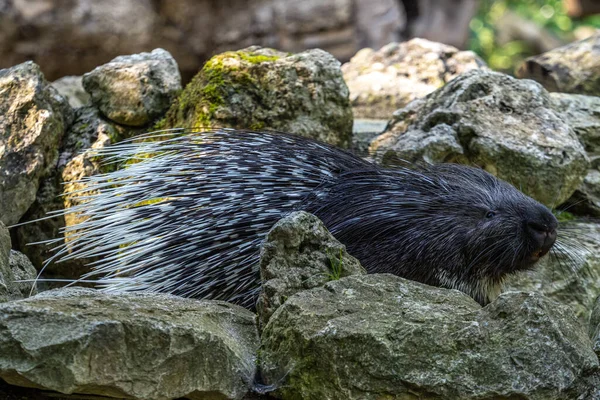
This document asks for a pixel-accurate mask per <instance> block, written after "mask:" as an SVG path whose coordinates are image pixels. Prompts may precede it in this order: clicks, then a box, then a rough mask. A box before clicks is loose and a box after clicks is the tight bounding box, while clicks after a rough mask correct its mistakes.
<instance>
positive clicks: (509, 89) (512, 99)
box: [370, 71, 589, 205]
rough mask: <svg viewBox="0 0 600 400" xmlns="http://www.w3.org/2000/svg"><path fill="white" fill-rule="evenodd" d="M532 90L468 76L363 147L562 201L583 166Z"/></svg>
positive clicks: (386, 157) (493, 76)
mask: <svg viewBox="0 0 600 400" xmlns="http://www.w3.org/2000/svg"><path fill="white" fill-rule="evenodd" d="M554 107H555V104H554V102H552V101H551V99H550V97H549V95H548V92H546V90H544V88H542V87H541V86H540V85H539V84H538V83H536V82H533V81H530V80H517V79H514V78H512V77H510V76H508V75H504V74H500V73H495V72H487V71H471V72H467V73H465V74H463V75H461V76H459V77H458V78H456V79H454V80H452V81H451V82H450V83H448V84H447V85H446V86H444V87H443V88H441V89H438V90H437V91H435V92H434V93H432V94H431V95H429V96H428V97H426V98H424V99H420V100H416V101H414V102H412V103H411V104H409V105H408V106H406V107H405V108H403V109H400V110H398V111H397V112H396V113H395V114H394V120H393V121H392V122H391V123H390V126H388V130H387V131H386V132H385V133H384V134H382V135H380V136H379V137H378V138H376V139H375V140H374V141H373V142H372V143H371V147H370V152H371V153H372V154H373V155H374V158H375V159H376V160H377V161H378V162H380V163H383V164H393V163H395V162H397V160H398V159H404V160H408V161H417V162H418V161H426V162H434V163H435V162H460V163H466V164H475V165H479V166H481V167H483V168H484V169H486V170H487V171H489V172H491V173H492V174H494V175H496V176H498V177H500V178H502V179H504V180H506V181H508V182H510V183H512V184H513V185H515V186H517V187H519V188H521V190H523V191H524V192H525V193H527V194H528V195H530V196H532V197H533V198H535V199H537V200H539V201H541V202H543V203H544V204H547V205H557V204H560V203H562V202H564V201H565V200H567V199H568V198H569V197H570V196H571V194H572V193H573V192H574V191H575V189H576V188H577V187H578V186H579V185H580V183H581V182H582V181H583V178H584V176H585V173H586V171H587V168H588V165H589V160H588V158H587V156H586V154H585V151H584V149H583V146H582V145H581V144H580V142H579V140H578V139H577V136H576V135H575V133H574V131H573V129H572V128H571V127H570V126H569V125H568V123H567V122H566V121H565V118H564V117H563V116H562V115H561V114H560V113H559V112H558V111H556V110H555V108H554Z"/></svg>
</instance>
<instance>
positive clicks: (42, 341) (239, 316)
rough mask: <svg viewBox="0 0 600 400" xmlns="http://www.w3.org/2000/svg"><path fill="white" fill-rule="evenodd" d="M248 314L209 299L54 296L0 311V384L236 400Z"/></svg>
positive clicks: (248, 365)
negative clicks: (2, 380) (1, 382)
mask: <svg viewBox="0 0 600 400" xmlns="http://www.w3.org/2000/svg"><path fill="white" fill-rule="evenodd" d="M254 319H255V318H254V314H252V313H251V312H249V311H248V310H245V309H243V308H241V307H238V306H235V305H232V304H227V303H224V302H217V301H212V302H211V301H197V300H191V299H183V298H179V297H175V296H169V295H159V294H142V293H137V294H125V293H120V294H108V293H100V292H96V291H94V290H91V289H76V288H73V289H58V290H53V291H49V292H44V293H41V294H39V295H38V296H35V297H32V298H29V299H26V300H20V301H16V302H11V303H5V304H3V305H0V348H1V350H0V377H2V379H4V380H5V381H6V382H8V383H10V384H12V385H16V386H24V387H33V388H44V389H50V390H55V391H59V392H61V393H84V394H94V395H100V396H109V397H111V396H112V397H118V398H123V397H126V398H137V399H147V400H152V399H173V398H179V397H187V398H190V399H200V398H215V399H217V398H219V399H241V398H242V397H243V396H244V394H245V393H246V392H247V391H248V389H249V387H250V385H252V382H253V379H254V374H255V369H256V349H257V347H258V334H257V330H256V325H255V321H254Z"/></svg>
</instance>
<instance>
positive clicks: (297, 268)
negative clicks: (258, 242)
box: [258, 211, 366, 326]
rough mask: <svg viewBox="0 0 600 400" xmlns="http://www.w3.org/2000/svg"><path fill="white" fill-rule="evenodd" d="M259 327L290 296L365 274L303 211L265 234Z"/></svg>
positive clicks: (319, 225)
mask: <svg viewBox="0 0 600 400" xmlns="http://www.w3.org/2000/svg"><path fill="white" fill-rule="evenodd" d="M260 273H261V280H262V290H261V294H260V297H259V300H258V314H259V318H260V321H261V324H262V326H264V325H266V323H267V322H268V320H269V318H270V317H271V315H272V314H273V313H274V312H275V311H276V310H277V308H279V307H280V306H281V305H282V304H283V303H284V302H285V300H286V299H287V298H288V297H290V296H292V295H293V294H295V293H297V292H300V291H303V290H307V289H311V288H314V287H317V286H323V285H324V284H325V283H327V282H329V281H331V280H336V279H340V278H342V277H344V276H350V275H363V274H365V273H366V271H365V270H364V268H363V267H362V266H361V265H360V263H359V261H358V260H357V259H356V258H354V257H352V256H351V255H350V254H348V252H347V251H346V247H345V246H344V245H343V244H341V243H340V242H339V241H338V240H337V239H335V238H334V237H333V235H332V234H331V233H330V232H329V231H328V230H327V228H326V227H325V225H324V224H323V222H321V220H319V219H318V218H317V217H315V216H314V215H312V214H309V213H307V212H304V211H298V212H294V213H291V214H290V215H288V216H286V217H284V218H282V219H281V220H279V222H277V223H276V224H275V226H273V228H272V229H271V230H270V231H269V233H268V234H267V237H266V238H265V240H264V242H263V244H262V246H261V257H260Z"/></svg>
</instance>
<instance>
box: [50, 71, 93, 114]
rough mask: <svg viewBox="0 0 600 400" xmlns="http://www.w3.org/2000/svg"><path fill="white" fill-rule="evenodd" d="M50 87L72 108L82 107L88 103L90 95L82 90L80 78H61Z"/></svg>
mask: <svg viewBox="0 0 600 400" xmlns="http://www.w3.org/2000/svg"><path fill="white" fill-rule="evenodd" d="M52 86H54V88H55V89H56V90H57V91H58V93H59V94H61V95H62V96H63V97H65V98H66V99H67V100H68V101H69V104H70V105H71V107H73V108H78V107H83V106H85V105H87V104H88V103H89V102H90V95H89V94H88V93H87V92H86V91H85V89H84V88H83V83H82V77H81V76H65V77H62V78H60V79H58V80H55V81H54V82H52Z"/></svg>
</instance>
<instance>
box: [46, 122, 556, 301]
mask: <svg viewBox="0 0 600 400" xmlns="http://www.w3.org/2000/svg"><path fill="white" fill-rule="evenodd" d="M153 136H155V137H154V138H153ZM139 139H140V140H138V141H134V140H130V141H127V142H122V143H120V144H117V145H113V146H109V147H107V148H104V149H100V150H98V154H99V155H100V156H103V157H105V159H106V160H107V161H108V162H116V163H122V162H129V161H130V160H131V159H136V158H138V160H137V162H136V163H133V164H132V165H129V166H128V167H127V168H124V169H120V170H117V171H115V172H110V173H106V174H101V175H95V176H91V177H88V178H86V179H85V182H86V184H87V189H86V191H87V190H89V191H91V192H92V194H91V195H88V196H84V197H85V201H84V202H82V203H81V204H78V205H76V206H73V207H72V208H70V209H68V210H65V211H63V212H64V213H79V214H80V215H81V216H82V217H83V219H84V220H83V222H81V223H79V224H77V225H75V226H71V227H68V228H66V234H67V235H70V237H69V239H70V240H69V242H68V244H63V245H61V246H59V248H58V249H59V250H58V251H57V252H56V253H55V255H54V256H53V258H52V260H67V259H72V258H79V257H86V258H88V257H98V258H99V259H98V261H96V262H95V263H93V270H92V271H91V272H90V273H88V274H87V275H85V276H84V277H82V279H84V280H89V279H91V278H96V277H101V278H99V279H96V282H97V284H98V285H99V286H100V287H101V288H104V289H105V290H146V291H157V292H166V293H172V294H176V295H181V296H185V297H195V298H209V299H220V300H227V301H230V302H233V303H237V304H240V305H242V306H245V307H248V308H253V307H254V303H255V299H256V297H257V295H258V292H259V290H260V274H259V271H258V265H259V263H258V260H259V250H260V245H261V241H262V240H263V239H264V237H265V236H266V233H267V232H268V231H269V230H270V228H271V227H272V226H273V225H274V224H275V223H276V222H277V221H278V220H279V219H280V218H282V217H283V216H285V215H286V214H288V213H290V212H292V211H295V210H304V211H307V212H310V213H313V214H315V215H316V216H317V217H319V218H320V219H321V220H322V221H323V222H324V224H325V225H326V227H327V228H328V229H329V230H330V231H331V233H332V234H333V235H334V236H335V237H336V238H337V239H338V240H340V241H341V242H342V243H343V244H345V245H346V247H347V250H348V252H349V253H350V254H352V255H353V256H355V257H356V258H357V259H358V260H359V261H360V262H361V263H362V265H363V266H364V267H365V268H366V270H367V271H368V272H369V273H381V272H387V273H392V274H396V275H399V276H402V277H405V278H408V279H411V280H415V281H419V282H423V283H426V284H430V285H434V286H440V287H446V288H454V289H459V290H461V291H463V292H465V293H467V294H469V295H470V296H472V297H473V298H474V299H475V300H476V301H478V302H479V303H481V304H486V303H488V302H489V301H490V300H491V299H493V298H494V297H495V295H497V294H498V292H499V289H500V287H501V284H502V281H503V279H504V278H505V277H506V276H507V275H509V274H511V273H513V272H516V271H520V270H527V269H530V268H532V267H533V265H534V264H535V263H536V262H537V261H538V260H539V259H540V257H542V256H544V255H545V254H546V253H548V251H549V250H550V248H551V247H552V246H553V244H554V242H555V239H556V234H557V220H556V218H555V217H554V215H553V214H552V213H551V211H550V210H549V209H548V208H546V207H545V206H543V205H542V204H540V203H538V202H537V201H535V200H533V199H532V198H530V197H528V196H526V195H524V194H523V193H521V192H520V191H518V190H517V189H516V188H514V187H513V186H511V185H510V184H508V183H506V182H504V181H502V180H500V179H497V178H496V177H494V176H493V175H491V174H489V173H487V172H485V171H484V170H482V169H479V168H476V167H470V166H464V165H458V164H439V165H430V166H418V167H417V166H412V167H407V168H404V167H403V168H383V167H380V166H377V165H375V164H372V163H370V162H368V161H366V160H364V159H362V158H360V157H357V156H355V155H353V154H351V153H349V152H346V151H344V150H341V149H338V148H335V147H333V146H330V145H327V144H323V143H319V142H316V141H313V140H309V139H306V138H302V137H298V136H294V135H289V134H284V133H278V132H256V131H249V130H230V129H219V130H210V131H184V130H172V131H169V132H159V133H155V134H147V135H145V136H142V137H140V138H139ZM151 139H152V140H151Z"/></svg>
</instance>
